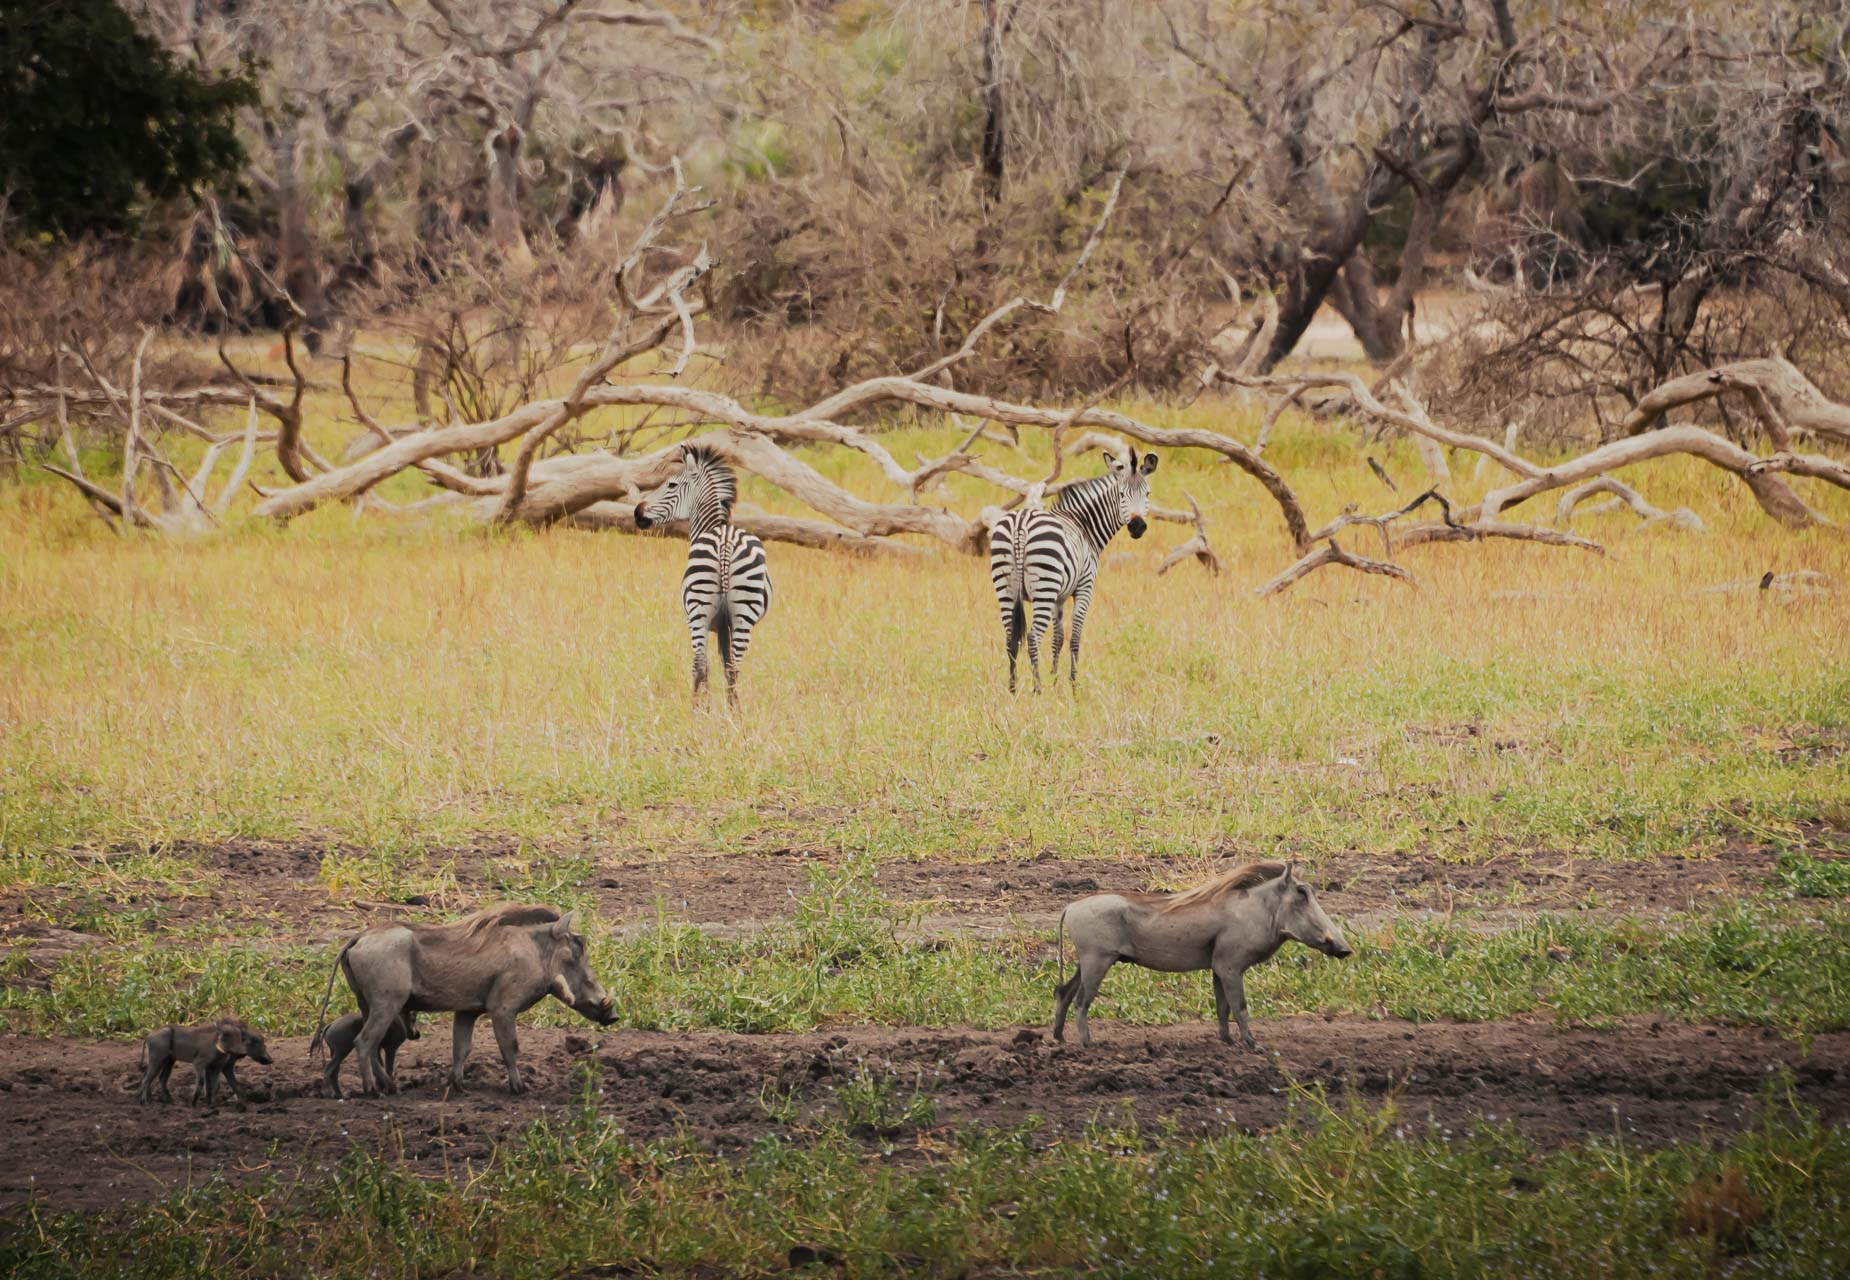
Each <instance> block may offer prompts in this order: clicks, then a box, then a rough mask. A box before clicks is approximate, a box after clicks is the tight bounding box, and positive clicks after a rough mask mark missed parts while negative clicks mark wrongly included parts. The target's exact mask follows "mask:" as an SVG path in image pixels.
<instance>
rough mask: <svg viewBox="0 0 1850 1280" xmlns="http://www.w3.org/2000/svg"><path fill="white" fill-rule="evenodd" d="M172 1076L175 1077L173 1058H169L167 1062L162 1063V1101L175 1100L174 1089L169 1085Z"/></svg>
mask: <svg viewBox="0 0 1850 1280" xmlns="http://www.w3.org/2000/svg"><path fill="white" fill-rule="evenodd" d="M172 1077H173V1059H172V1058H169V1059H167V1060H166V1061H165V1062H163V1063H161V1101H162V1102H172V1101H173V1090H172V1089H170V1088H168V1087H167V1086H168V1083H169V1081H170V1080H171V1079H172Z"/></svg>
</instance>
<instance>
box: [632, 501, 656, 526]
mask: <svg viewBox="0 0 1850 1280" xmlns="http://www.w3.org/2000/svg"><path fill="white" fill-rule="evenodd" d="M642 507H643V504H642V503H640V502H638V503H637V504H636V527H637V528H638V529H647V528H648V527H649V526H650V525H651V524H653V523H654V521H652V520H650V519H649V516H648V513H647V512H645V511H644V510H643V509H642Z"/></svg>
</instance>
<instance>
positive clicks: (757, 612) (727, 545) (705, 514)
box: [636, 446, 771, 706]
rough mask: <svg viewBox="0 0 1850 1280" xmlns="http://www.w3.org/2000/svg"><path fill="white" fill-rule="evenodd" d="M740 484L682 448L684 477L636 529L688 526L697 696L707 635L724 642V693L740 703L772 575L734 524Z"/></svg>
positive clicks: (649, 505) (710, 458) (685, 579)
mask: <svg viewBox="0 0 1850 1280" xmlns="http://www.w3.org/2000/svg"><path fill="white" fill-rule="evenodd" d="M737 495H738V485H737V482H736V481H735V480H734V479H733V475H732V469H731V468H730V467H728V466H727V465H726V462H725V459H723V458H721V457H720V456H719V455H718V454H716V453H714V452H713V451H712V450H710V449H703V448H699V447H696V446H690V447H688V448H686V449H684V450H683V451H682V455H681V472H680V474H679V475H676V476H675V477H674V478H673V479H671V480H669V481H668V483H667V484H664V485H663V486H662V487H661V488H660V489H659V490H657V491H656V494H655V496H654V497H653V498H652V499H650V500H649V501H648V502H646V503H643V504H641V505H639V506H638V507H637V508H636V515H637V520H636V523H637V526H638V527H639V528H648V527H650V526H651V525H652V524H653V523H654V522H657V521H662V520H686V521H687V522H688V539H687V569H686V571H685V572H684V573H683V574H682V575H681V610H682V612H683V613H685V614H686V615H687V631H688V638H689V640H690V641H691V642H692V643H693V647H694V697H695V700H696V701H698V700H699V698H700V693H701V690H702V689H704V688H705V687H706V683H707V638H708V636H709V635H711V636H713V637H715V638H716V639H717V640H718V641H719V650H720V654H719V656H720V661H721V662H722V663H723V664H724V665H725V668H726V696H727V699H728V700H729V701H730V702H732V703H733V704H734V705H735V706H736V705H737V703H738V693H737V689H738V679H739V664H740V663H741V662H743V661H744V659H745V650H746V648H747V647H748V646H749V645H750V644H751V636H752V629H753V628H754V627H756V626H757V625H758V623H759V621H760V620H761V619H762V618H763V617H764V615H765V614H766V613H768V612H769V611H770V608H771V573H770V569H769V567H768V566H767V564H766V562H765V554H764V543H763V542H761V541H759V539H758V537H757V535H756V534H751V533H747V532H746V531H745V530H743V529H740V528H736V527H735V526H734V525H733V524H732V504H733V501H734V499H735V498H736V497H737Z"/></svg>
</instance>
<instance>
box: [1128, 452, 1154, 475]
mask: <svg viewBox="0 0 1850 1280" xmlns="http://www.w3.org/2000/svg"><path fill="white" fill-rule="evenodd" d="M1133 456H1135V451H1133ZM1137 469H1138V470H1139V471H1141V472H1143V473H1144V474H1145V475H1146V476H1147V475H1149V474H1150V473H1151V472H1152V471H1154V470H1156V455H1155V454H1154V453H1146V454H1144V455H1143V462H1142V464H1141V465H1140V466H1138V468H1137Z"/></svg>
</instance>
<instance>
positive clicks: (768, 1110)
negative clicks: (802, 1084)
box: [758, 1080, 803, 1128]
mask: <svg viewBox="0 0 1850 1280" xmlns="http://www.w3.org/2000/svg"><path fill="white" fill-rule="evenodd" d="M802 1095H803V1091H802V1090H801V1089H799V1088H798V1087H797V1086H796V1085H791V1086H789V1087H788V1088H783V1089H780V1088H778V1086H777V1085H776V1084H774V1083H772V1082H771V1081H769V1080H765V1081H763V1082H762V1083H760V1084H759V1086H758V1109H759V1110H760V1111H762V1112H764V1114H765V1116H766V1117H767V1118H769V1119H770V1120H772V1121H773V1122H775V1123H777V1124H781V1125H783V1126H785V1127H786V1128H788V1127H789V1126H791V1125H794V1124H795V1123H796V1122H797V1119H798V1118H799V1117H800V1116H801V1115H802V1114H803V1112H802V1107H801V1106H800V1099H801V1098H802Z"/></svg>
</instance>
